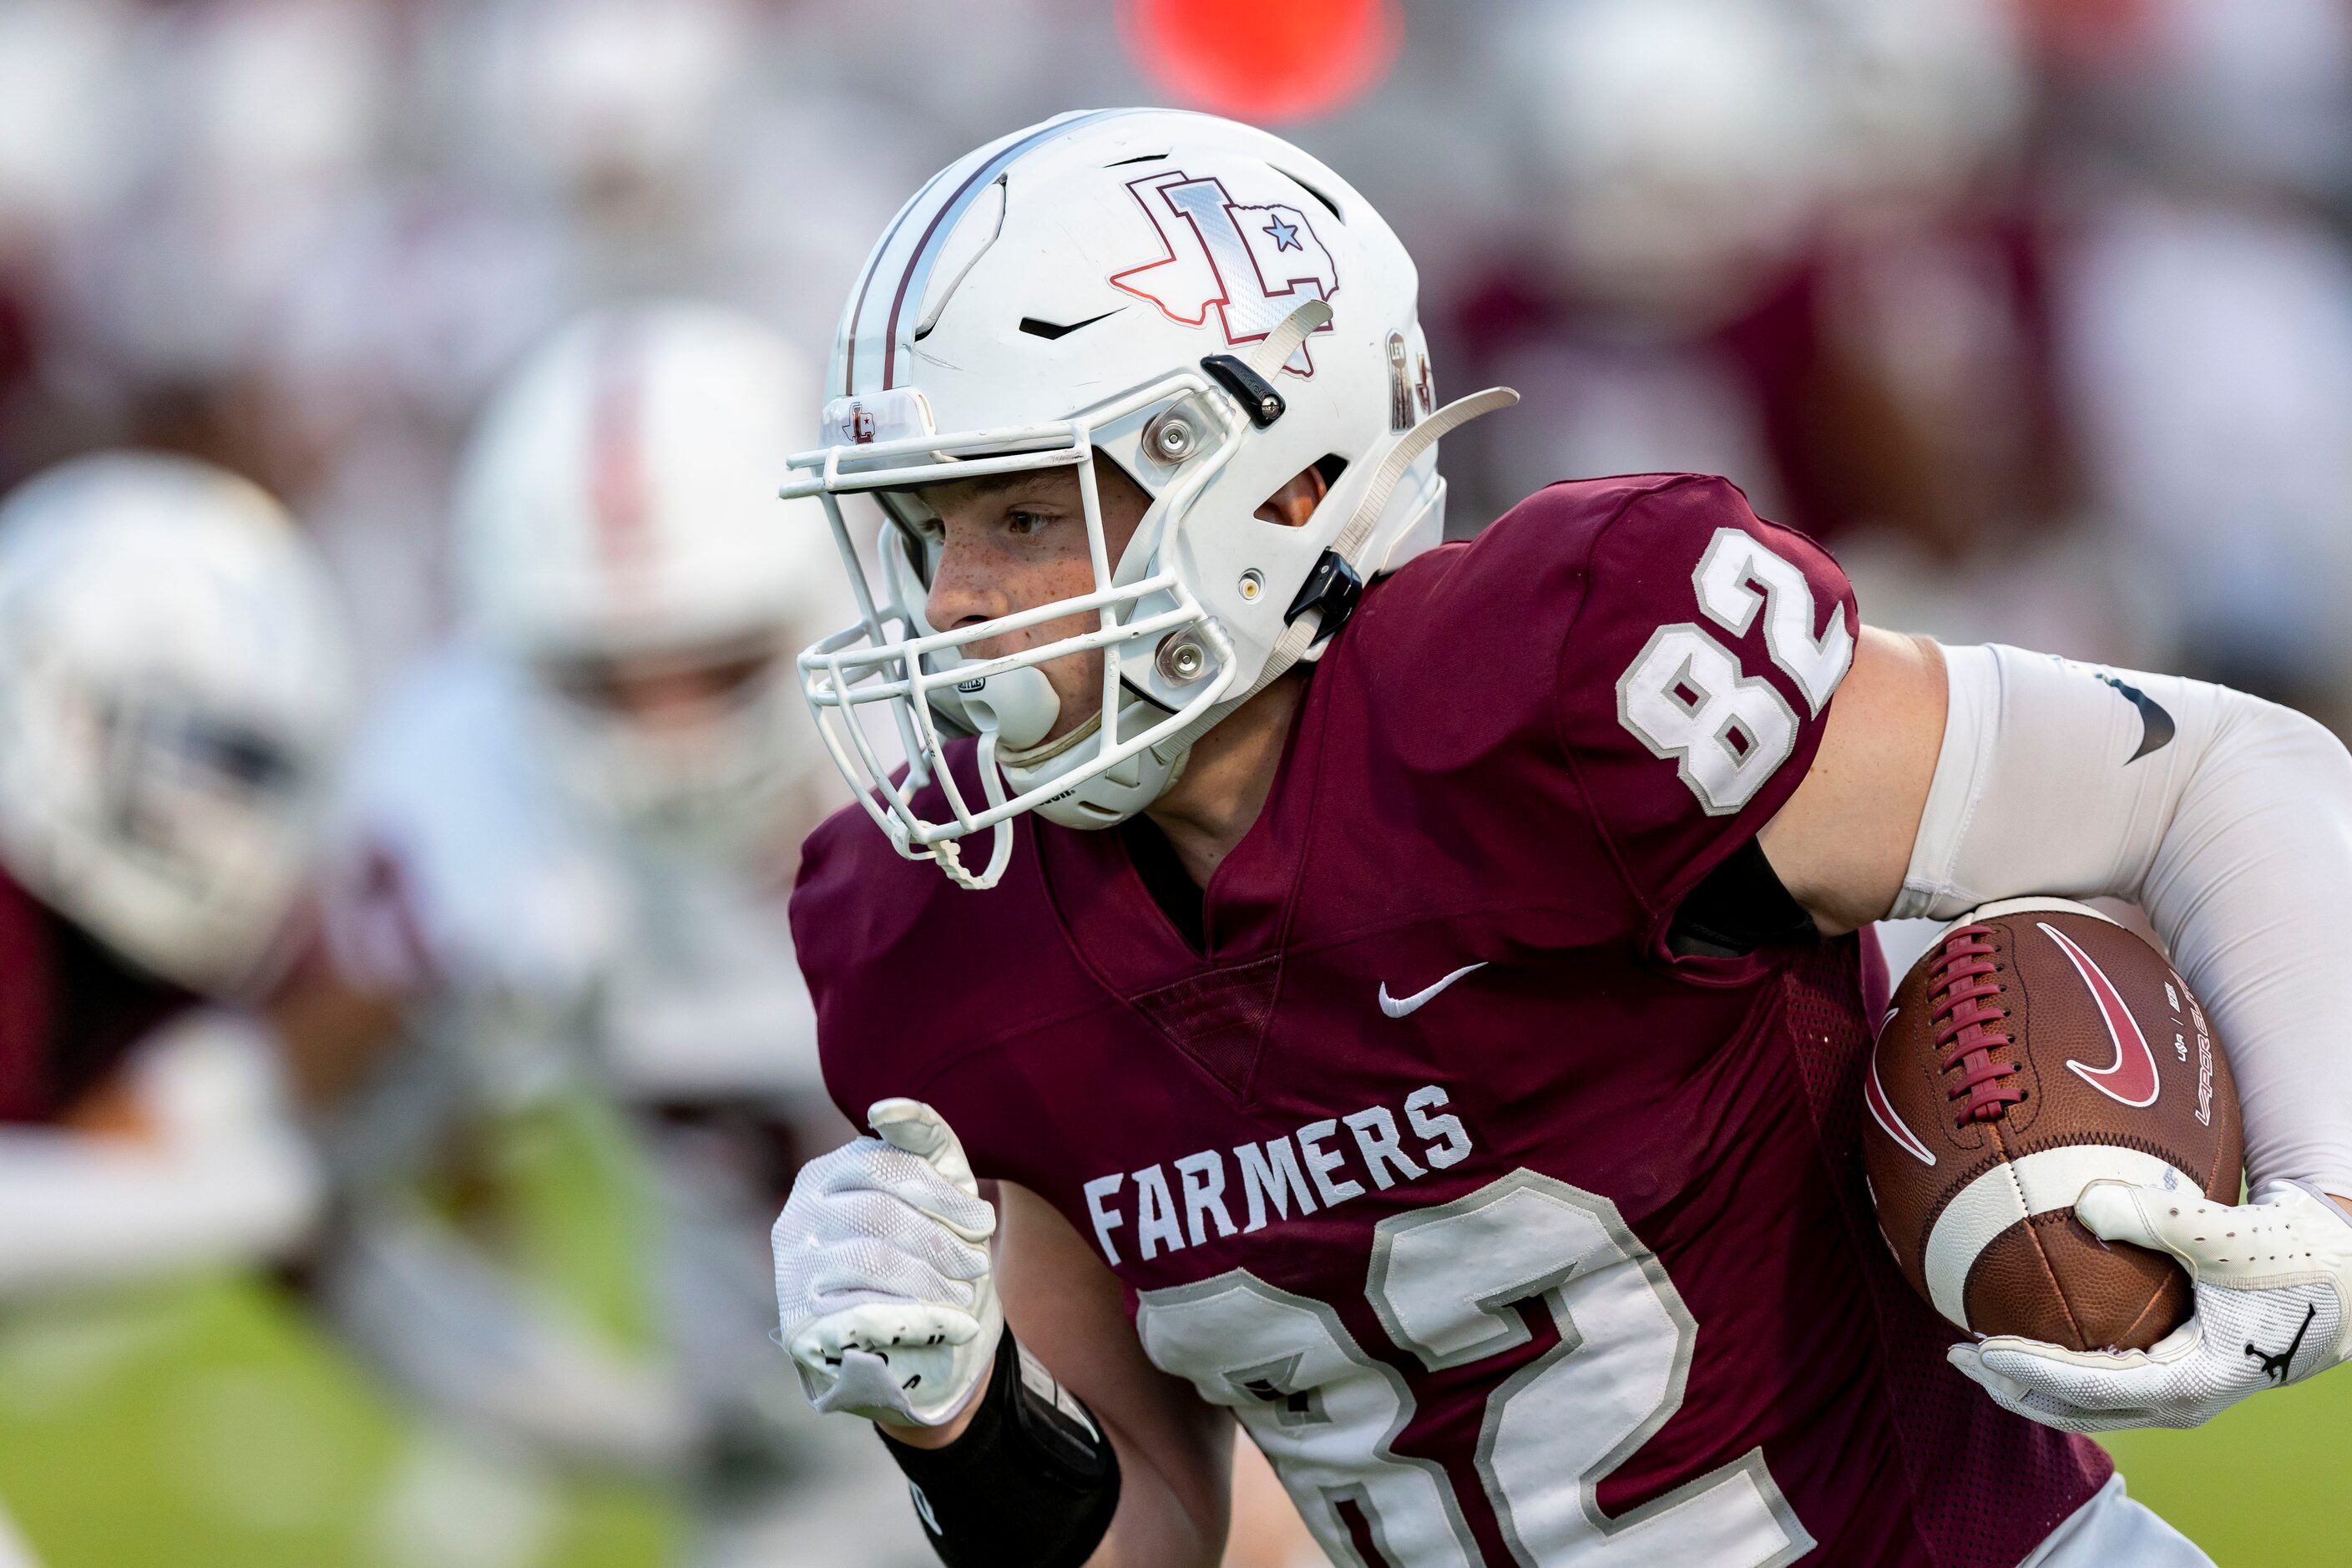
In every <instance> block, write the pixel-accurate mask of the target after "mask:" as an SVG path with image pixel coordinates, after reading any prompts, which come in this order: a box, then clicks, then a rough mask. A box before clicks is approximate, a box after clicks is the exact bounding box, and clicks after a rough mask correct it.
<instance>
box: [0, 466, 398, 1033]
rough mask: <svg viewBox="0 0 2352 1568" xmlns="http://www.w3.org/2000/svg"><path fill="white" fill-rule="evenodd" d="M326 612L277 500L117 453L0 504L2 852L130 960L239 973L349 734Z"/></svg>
mask: <svg viewBox="0 0 2352 1568" xmlns="http://www.w3.org/2000/svg"><path fill="white" fill-rule="evenodd" d="M351 709H352V673H351V658H350V650H349V647H348V646H347V642H346V634H345V626H344V623H343V618H342V613H341V607H340V606H339V605H337V604H336V602H335V597H334V595H333V593H332V591H331V588H330V586H329V584H328V582H327V579H326V574H325V573H324V571H323V569H322V568H321V566H320V563H319V562H318V561H317V559H316V558H315V556H314V555H313V553H312V552H311V550H310V547H309V545H308V544H307V543H306V542H305V541H304V540H303V538H302V536H301V534H300V533H299V531H297V529H296V527H295V525H294V522H293V521H292V520H291V519H290V518H289V517H288V516H287V515H286V513H285V512H284V510H281V509H280V508H279V507H278V503H277V502H275V501H273V500H270V499H269V498H268V496H266V495H264V494H263V493H262V492H261V491H260V490H258V489H256V488H254V487H253V486H252V485H250V484H247V482H246V481H245V480H243V479H238V478H236V476H235V475H233V474H229V473H226V472H224V471H222V470H220V469H218V468H212V467H210V466H209V465H207V464H204V463H198V462H194V461H191V460H189V459H186V458H166V457H157V456H149V455H143V454H124V453H115V454H108V455H102V456H99V457H92V458H77V459H75V460H74V461H72V462H68V463H65V464H61V465H60V466H58V467H57V468H52V469H50V470H48V471H47V473H44V474H41V475H37V476H36V477H35V478H34V479H31V480H29V481H27V482H26V484H25V485H24V486H23V487H22V488H20V489H18V490H17V491H16V494H15V495H13V496H11V497H10V498H9V499H8V500H7V502H6V504H5V506H0V858H5V861H6V863H7V866H8V868H9V870H10V872H11V873H12V874H13V875H14V876H15V877H16V879H18V880H19V881H20V882H22V883H23V884H24V885H25V886H26V888H28V889H31V890H32V891H33V892H35V893H36V894H37V895H38V896H39V897H40V898H41V899H43V900H46V901H47V903H49V904H50V905H52V906H53V907H55V908H56V909H58V910H60V911H61V912H63V913H64V914H66V915H67V916H68V918H70V919H72V920H73V921H76V922H77V923H79V924H80V925H82V926H83V927H85V928H87V929H88V930H89V931H90V932H91V933H92V934H94V935H95V936H97V937H98V938H99V939H100V940H101V941H103V942H106V943H107V944H108V945H109V946H110V947H112V948H114V949H115V950H116V951H117V952H121V954H122V955H124V956H125V957H127V958H129V959H131V961H133V962H134V963H138V964H140V965H142V966H143V967H144V968H147V969H149V970H152V971H153V972H154V973H158V974H162V975H164V976H166V977H168V978H170V979H173V980H175V981H178V982H179V983H181V984H184V985H188V986H190V987H192V988H196V989H202V990H211V991H221V990H226V989H230V988H233V987H235V986H236V984H238V983H239V982H240V981H243V980H245V979H246V978H247V977H249V976H250V975H251V974H252V973H253V972H254V970H255V969H256V967H257V965H258V964H259V963H260V962H261V961H262V959H263V958H264V957H265V956H266V955H267V954H268V952H269V951H270V949H271V947H272V945H273V943H274V942H275V941H276V939H277V938H278V935H279V933H280V932H281V931H282V930H283V928H284V924H285V919H286V915H287V911H288V910H289V907H290V906H291V904H292V902H293V900H294V898H295V895H296V894H297V892H298V891H299V888H300V885H301V879H302V877H303V874H304V872H305V870H306V868H307V864H308V860H309V856H310V849H311V847H312V843H313V838H314V835H315V832H316V829H317V826H318V822H319V816H320V809H321V807H322V806H323V804H324V797H325V795H326V791H327V787H328V784H329V783H330V778H329V775H330V773H331V770H332V767H333V765H334V763H335V761H336V759H337V757H338V755H339V753H340V751H341V741H342V738H343V735H344V733H345V731H347V729H348V726H349V722H350V719H351Z"/></svg>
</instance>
